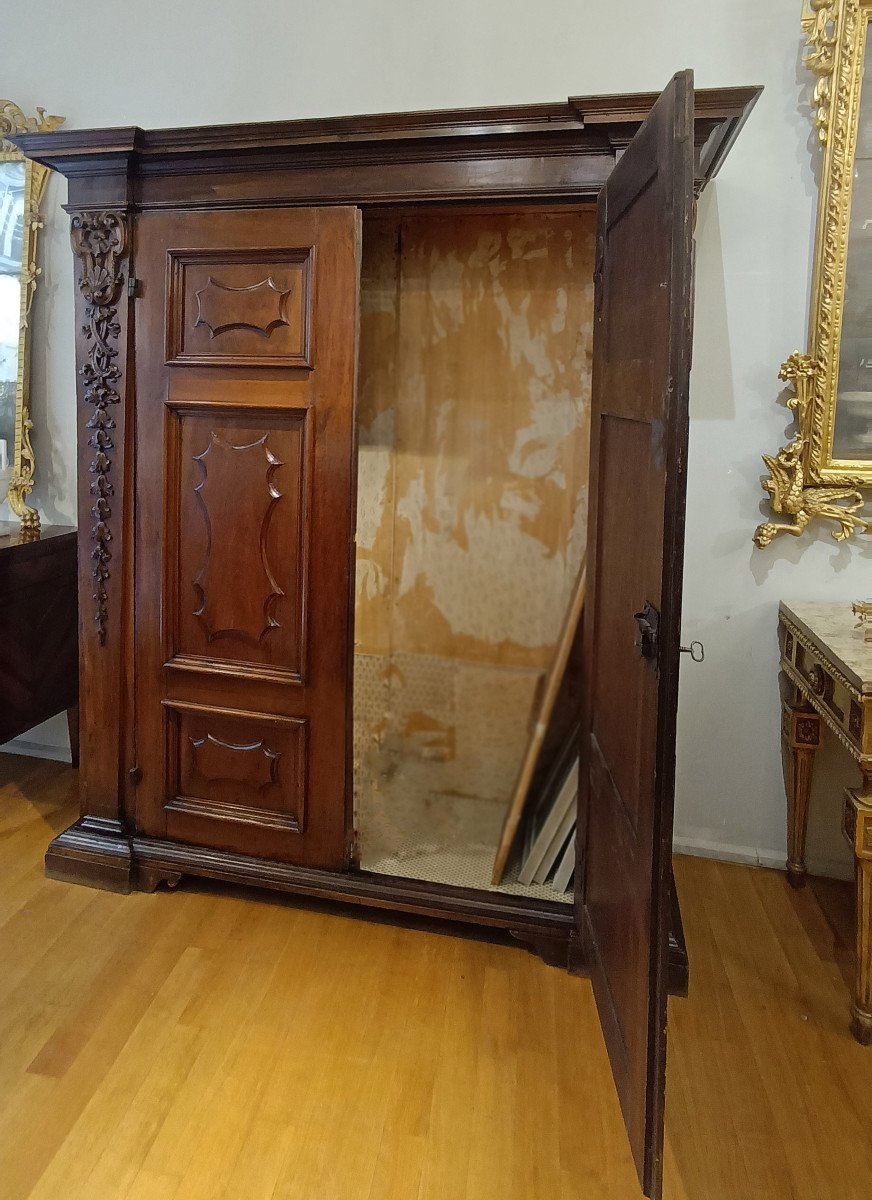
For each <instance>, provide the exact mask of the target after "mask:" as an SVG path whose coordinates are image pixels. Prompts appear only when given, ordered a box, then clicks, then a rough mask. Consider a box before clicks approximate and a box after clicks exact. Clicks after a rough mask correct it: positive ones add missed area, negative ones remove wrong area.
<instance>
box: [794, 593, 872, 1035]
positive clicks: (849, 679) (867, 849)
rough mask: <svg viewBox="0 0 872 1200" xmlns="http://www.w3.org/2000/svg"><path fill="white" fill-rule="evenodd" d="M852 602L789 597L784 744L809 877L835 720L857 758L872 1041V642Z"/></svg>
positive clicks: (798, 862)
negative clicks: (818, 769)
mask: <svg viewBox="0 0 872 1200" xmlns="http://www.w3.org/2000/svg"><path fill="white" fill-rule="evenodd" d="M855 625H856V622H855V618H854V617H853V616H852V614H851V606H850V604H811V603H797V604H785V603H784V602H782V603H781V605H780V606H779V614H778V638H779V643H780V646H781V677H782V685H783V701H782V715H783V720H782V742H783V747H784V752H785V754H784V759H785V785H786V788H787V853H788V858H787V875H788V878H789V880H790V882H791V883H792V884H793V886H794V887H801V886H802V884H803V883H804V882H805V835H806V829H807V827H808V802H809V795H810V793H811V780H812V770H813V767H814V759H815V754H816V753H817V751H818V750H819V749H820V746H821V740H822V735H823V726H824V725H827V726H829V728H830V730H831V731H832V733H834V734H835V736H836V737H837V738H838V739H839V741H840V742H841V743H842V745H843V746H844V747H845V749H846V750H847V751H848V752H849V753H850V754H851V755H852V756H853V757H854V758H855V759H856V760H857V763H858V764H859V767H860V773H861V783H860V786H859V787H857V788H847V789H846V791H845V806H844V810H843V818H842V828H843V830H844V833H845V836H846V837H847V839H848V841H849V842H850V843H851V845H852V846H853V849H854V859H855V863H856V872H857V915H856V921H857V977H856V984H855V988H854V1002H853V1004H852V1007H851V1016H852V1020H851V1032H852V1033H853V1034H854V1037H855V1038H856V1039H857V1041H858V1042H862V1043H863V1045H869V1044H870V1042H872V643H869V642H866V641H864V640H863V632H862V630H860V629H857V628H856V627H855Z"/></svg>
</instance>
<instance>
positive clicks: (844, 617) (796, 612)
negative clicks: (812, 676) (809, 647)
mask: <svg viewBox="0 0 872 1200" xmlns="http://www.w3.org/2000/svg"><path fill="white" fill-rule="evenodd" d="M778 607H779V611H780V612H782V613H783V614H784V616H785V617H787V619H788V621H792V622H793V624H794V625H796V626H797V628H798V629H800V630H801V631H802V632H803V633H804V634H805V635H806V637H808V638H810V639H811V640H812V641H813V642H814V643H815V645H817V646H819V647H820V649H821V650H822V651H823V652H824V654H825V655H826V657H827V658H828V659H830V661H831V662H832V663H833V665H834V666H836V667H838V668H839V669H840V670H841V672H842V674H843V675H846V676H847V677H848V679H850V680H851V682H852V683H853V684H854V686H855V687H856V688H857V690H858V691H859V692H864V693H869V694H872V642H867V641H865V640H864V637H863V630H862V629H857V628H856V625H857V618H856V617H855V616H854V614H853V613H852V612H851V604H850V602H848V603H840V604H818V603H813V602H811V601H808V600H797V601H795V602H794V601H790V603H788V602H786V601H784V600H782V601H781V604H780V605H779V606H778Z"/></svg>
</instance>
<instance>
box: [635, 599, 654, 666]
mask: <svg viewBox="0 0 872 1200" xmlns="http://www.w3.org/2000/svg"><path fill="white" fill-rule="evenodd" d="M633 616H634V617H635V620H636V624H637V625H638V626H639V640H638V641H637V642H636V645H637V646H638V647H639V653H640V654H641V655H642V657H643V658H644V659H645V661H646V662H653V663H656V662H657V656H658V655H659V653H660V613H659V612H658V611H657V609H656V608H655V607H654V605H653V604H652V603H651V602H650V600H646V601H645V607H644V608H643V609H642V611H641V612H637V613H633Z"/></svg>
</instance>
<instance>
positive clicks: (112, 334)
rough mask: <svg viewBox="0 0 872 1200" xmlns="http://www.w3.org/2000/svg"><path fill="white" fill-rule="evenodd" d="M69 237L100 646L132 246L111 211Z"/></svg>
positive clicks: (81, 216)
mask: <svg viewBox="0 0 872 1200" xmlns="http://www.w3.org/2000/svg"><path fill="white" fill-rule="evenodd" d="M70 237H71V240H72V245H73V252H74V254H75V255H76V258H77V259H78V264H79V274H78V286H79V291H80V292H81V293H82V296H83V297H84V299H85V322H84V324H83V325H82V333H83V334H84V336H85V338H86V339H87V342H88V354H87V360H86V361H85V362H84V363H83V364H82V365H81V367H80V368H79V375H80V376H81V380H82V399H83V401H84V403H85V404H86V405H89V406H90V407H91V408H92V409H93V412H92V413H91V415H90V417H89V418H88V421H87V429H89V430H90V435H89V437H88V445H89V446H90V447H91V448H92V450H93V452H94V453H93V457H92V460H91V463H90V465H89V467H88V471H89V472H90V475H91V482H90V485H89V489H88V490H89V492H90V494H91V496H93V497H94V504H93V506H92V508H91V515H92V517H93V518H94V525H93V526H92V529H91V539H92V541H93V549H92V551H91V562H92V566H91V576H92V578H93V580H94V593H93V598H94V620H95V622H96V625H97V633H98V637H99V641H100V645H101V646H102V645H105V643H106V627H107V623H108V620H109V597H108V592H107V587H106V584H107V580H108V579H109V577H110V570H109V564H110V562H111V560H112V551H111V549H110V543H111V542H112V526H111V518H112V498H113V496H114V494H115V488H114V483H113V477H112V467H113V463H114V452H115V450H116V443H115V436H116V427H117V423H116V420H115V418H114V416H113V411H114V409H115V407H116V405H118V404H120V403H121V379H122V370H121V367H120V365H119V362H118V356H119V351H120V334H121V323H120V321H119V319H118V308H119V300H120V297H121V291H122V285H123V283H124V259H125V255H126V252H127V245H128V234H127V223H126V219H125V216H124V214H123V213H120V212H115V211H112V210H103V211H99V212H83V213H76V214H75V215H74V216H73V218H72V223H71V230H70Z"/></svg>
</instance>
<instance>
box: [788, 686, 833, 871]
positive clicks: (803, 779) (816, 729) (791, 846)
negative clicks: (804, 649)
mask: <svg viewBox="0 0 872 1200" xmlns="http://www.w3.org/2000/svg"><path fill="white" fill-rule="evenodd" d="M793 690H794V692H795V693H796V700H795V701H794V702H793V703H791V702H790V701H784V702H783V704H782V722H781V736H782V742H783V747H784V752H785V753H784V758H785V763H784V786H785V789H786V791H787V878H788V880H789V881H790V883H791V884H792V886H793V887H795V888H799V887H802V885H803V884H804V883H805V835H806V831H807V829H808V803H809V798H810V796H811V781H812V776H813V773H814V760H815V755H816V754H817V752H818V750H819V749H820V747H821V741H822V737H823V726H822V724H821V718H820V717H819V716H818V714H817V713H816V712H815V711H814V709H813V708H812V707H811V705H810V704H808V703H807V702H806V701H805V700H804V699H803V698H802V697H801V696H800V695H799V693H798V692H797V690H796V689H793Z"/></svg>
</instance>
